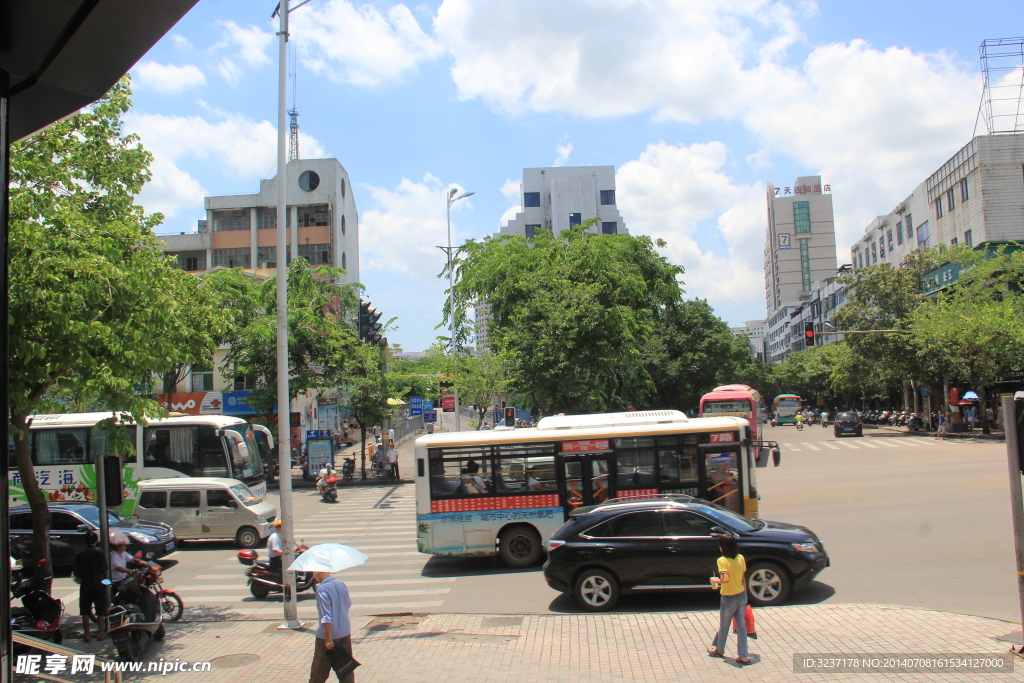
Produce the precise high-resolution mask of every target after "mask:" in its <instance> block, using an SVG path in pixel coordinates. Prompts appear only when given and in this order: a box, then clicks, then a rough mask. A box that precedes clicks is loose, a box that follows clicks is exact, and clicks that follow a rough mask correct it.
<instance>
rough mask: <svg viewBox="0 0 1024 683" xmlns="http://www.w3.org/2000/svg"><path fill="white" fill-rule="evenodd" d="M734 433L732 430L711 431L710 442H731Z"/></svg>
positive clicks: (734, 436) (733, 439)
mask: <svg viewBox="0 0 1024 683" xmlns="http://www.w3.org/2000/svg"><path fill="white" fill-rule="evenodd" d="M735 440H736V435H735V434H734V433H732V432H712V433H711V443H732V442H733V441H735Z"/></svg>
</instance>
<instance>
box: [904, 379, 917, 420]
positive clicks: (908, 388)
mask: <svg viewBox="0 0 1024 683" xmlns="http://www.w3.org/2000/svg"><path fill="white" fill-rule="evenodd" d="M912 391H913V392H914V394H915V396H916V394H917V392H916V391H915V387H914V380H912V379H904V380H903V410H904V411H906V412H910V406H911V399H910V393H911V392H912Z"/></svg>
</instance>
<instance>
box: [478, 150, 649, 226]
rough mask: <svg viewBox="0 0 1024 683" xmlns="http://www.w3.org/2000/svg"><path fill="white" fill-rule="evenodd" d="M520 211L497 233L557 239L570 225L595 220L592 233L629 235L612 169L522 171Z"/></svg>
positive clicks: (525, 169)
mask: <svg viewBox="0 0 1024 683" xmlns="http://www.w3.org/2000/svg"><path fill="white" fill-rule="evenodd" d="M520 206H522V209H523V210H522V211H520V212H519V213H517V214H516V217H515V218H513V219H512V220H510V221H509V222H508V223H507V224H506V225H505V226H504V227H503V228H502V229H501V232H499V233H497V235H495V236H496V237H497V236H500V235H523V236H525V237H533V235H534V234H535V232H536V231H537V230H542V229H543V230H552V231H553V232H554V233H555V235H558V234H559V233H560V232H561V231H563V230H568V229H569V228H570V227H571V226H573V225H581V224H582V223H583V222H584V221H586V220H588V219H591V218H598V219H599V220H598V222H597V224H596V225H595V226H594V227H593V228H591V232H596V233H603V234H605V235H615V234H628V233H629V231H628V230H626V222H625V221H624V220H623V219H622V215H621V214H620V213H619V209H618V206H617V205H616V198H615V167H614V166H556V167H552V168H524V169H523V183H522V185H521V186H520Z"/></svg>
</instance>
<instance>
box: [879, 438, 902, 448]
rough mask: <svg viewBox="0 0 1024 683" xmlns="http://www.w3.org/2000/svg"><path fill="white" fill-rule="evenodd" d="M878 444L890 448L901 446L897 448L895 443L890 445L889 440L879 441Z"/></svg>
mask: <svg viewBox="0 0 1024 683" xmlns="http://www.w3.org/2000/svg"><path fill="white" fill-rule="evenodd" d="M878 443H879V444H881V445H882V446H887V447H889V448H899V446H897V445H896V444H894V443H890V442H889V441H888V440H887V439H879V440H878Z"/></svg>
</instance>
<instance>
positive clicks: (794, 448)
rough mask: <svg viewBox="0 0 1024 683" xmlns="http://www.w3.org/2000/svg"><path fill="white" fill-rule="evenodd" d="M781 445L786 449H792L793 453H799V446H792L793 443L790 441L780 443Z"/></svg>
mask: <svg viewBox="0 0 1024 683" xmlns="http://www.w3.org/2000/svg"><path fill="white" fill-rule="evenodd" d="M782 445H783V446H785V447H786V448H787V449H789V450H791V451H793V452H794V453H799V452H800V449H799V448H797V447H796V446H794V445H793V444H791V443H784V444H782Z"/></svg>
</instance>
